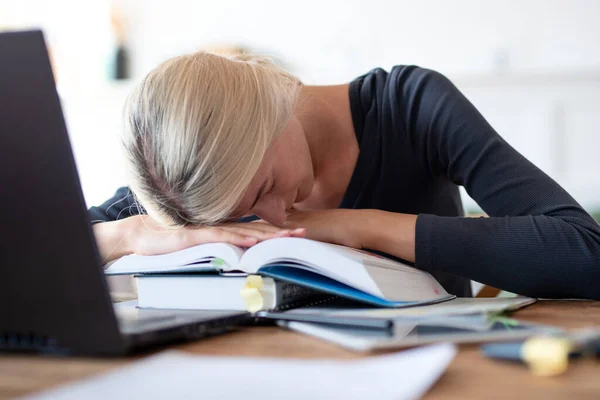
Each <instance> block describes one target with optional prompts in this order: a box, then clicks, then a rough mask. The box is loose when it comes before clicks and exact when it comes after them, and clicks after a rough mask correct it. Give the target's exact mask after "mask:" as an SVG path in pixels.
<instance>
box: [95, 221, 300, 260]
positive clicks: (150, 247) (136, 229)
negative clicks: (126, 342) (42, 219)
mask: <svg viewBox="0 0 600 400" xmlns="http://www.w3.org/2000/svg"><path fill="white" fill-rule="evenodd" d="M93 228H94V235H95V236H96V243H97V244H98V249H99V251H100V255H101V257H102V261H103V262H104V263H106V262H109V261H112V260H115V259H117V258H119V257H122V256H124V255H127V254H131V253H135V254H140V255H154V254H164V253H170V252H173V251H177V250H182V249H185V248H188V247H191V246H195V245H199V244H204V243H215V242H225V243H231V244H233V245H236V246H241V247H250V246H253V245H255V244H256V243H258V242H261V241H263V240H266V239H271V238H274V237H286V236H294V237H303V236H304V234H305V231H304V230H303V229H287V228H283V229H282V228H278V227H275V226H273V225H270V224H267V223H266V222H263V221H260V222H250V223H227V224H222V225H218V226H211V227H200V228H193V227H185V228H165V227H162V226H160V225H158V224H157V223H156V222H155V221H154V220H153V219H152V218H150V217H149V216H148V215H137V216H134V217H130V218H126V219H123V220H119V221H113V222H104V223H99V224H95V225H94V227H93Z"/></svg>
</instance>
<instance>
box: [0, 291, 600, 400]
mask: <svg viewBox="0 0 600 400" xmlns="http://www.w3.org/2000/svg"><path fill="white" fill-rule="evenodd" d="M514 315H515V316H516V317H517V318H519V319H522V320H526V321H532V322H538V323H547V324H554V325H559V326H562V327H565V328H583V327H587V326H593V325H596V326H600V302H588V301H540V302H538V303H537V304H534V305H532V306H530V307H527V308H525V309H523V310H520V311H518V312H516V313H515V314H514ZM172 348H175V349H178V350H183V351H186V352H190V353H194V354H203V355H235V356H255V357H260V356H270V357H295V358H336V359H352V358H359V357H362V356H361V355H359V354H355V353H351V352H349V351H346V350H343V349H340V348H337V347H335V346H333V345H330V344H327V343H324V342H321V341H319V340H317V339H313V338H311V337H308V336H303V335H300V334H297V333H293V332H289V331H284V330H280V329H278V328H275V327H254V328H248V329H244V330H241V331H238V332H233V333H230V334H226V335H222V336H217V337H213V338H209V339H205V340H201V341H198V342H195V343H189V344H183V345H178V346H173V347H172ZM139 357H143V356H137V357H136V358H139ZM134 359H135V358H127V359H112V360H107V359H81V358H51V357H40V356H25V355H17V356H0V398H13V397H16V396H19V395H24V394H28V393H34V392H37V391H40V390H42V389H46V388H50V387H52V386H55V385H58V384H63V383H67V382H72V381H75V380H77V379H81V378H84V377H88V376H92V375H96V374H99V373H101V372H106V371H109V370H111V369H114V368H117V367H119V366H123V365H125V364H127V363H130V362H132V361H133V360H134ZM425 398H426V399H471V398H472V399H482V398H502V399H513V398H527V399H530V398H540V399H558V398H565V399H567V398H568V399H571V400H573V399H588V398H589V399H600V361H598V360H595V359H586V360H578V361H576V362H573V363H572V364H571V366H570V367H569V370H568V371H567V372H566V373H565V374H563V375H561V376H557V377H552V378H541V377H535V376H533V375H531V374H530V373H529V372H528V370H527V369H526V368H525V367H523V366H519V365H513V364H510V363H503V362H499V361H493V360H489V359H486V358H484V357H483V356H482V355H481V353H480V351H479V346H477V345H464V346H461V347H460V352H459V353H458V355H457V357H456V358H455V359H454V360H453V362H452V364H451V365H450V367H449V368H448V370H447V371H446V372H445V374H444V375H443V376H442V378H441V379H440V380H439V381H438V382H437V384H436V385H435V386H434V387H433V388H432V389H431V390H430V391H429V392H428V393H427V395H426V396H425Z"/></svg>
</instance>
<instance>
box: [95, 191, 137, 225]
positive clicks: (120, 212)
mask: <svg viewBox="0 0 600 400" xmlns="http://www.w3.org/2000/svg"><path fill="white" fill-rule="evenodd" d="M142 213H143V210H141V207H140V206H139V205H138V204H137V203H136V202H135V198H134V196H133V194H132V193H131V191H130V190H129V188H128V187H122V188H119V189H118V190H117V192H116V193H115V194H114V196H113V197H111V198H110V199H108V200H106V201H105V202H104V203H103V204H102V205H100V206H97V207H91V208H90V209H89V210H88V214H89V217H90V220H91V222H92V223H93V224H94V223H98V222H108V221H116V220H118V219H123V218H127V217H131V216H133V215H138V214H142Z"/></svg>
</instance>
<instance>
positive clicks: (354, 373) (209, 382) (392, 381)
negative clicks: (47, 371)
mask: <svg viewBox="0 0 600 400" xmlns="http://www.w3.org/2000/svg"><path fill="white" fill-rule="evenodd" d="M455 353H456V348H455V347H454V346H453V345H451V344H438V345H434V346H427V347H422V348H417V349H413V350H407V351H403V352H399V353H393V354H389V355H383V356H374V357H370V358H366V359H361V360H352V361H338V360H335V361H334V360H295V359H272V358H241V357H203V356H195V355H191V354H187V353H183V352H175V351H168V352H164V353H161V354H159V355H156V356H152V357H148V358H145V359H143V360H141V361H138V362H136V363H134V364H131V365H129V366H127V367H123V368H120V369H118V370H116V371H112V372H110V373H108V374H105V375H101V376H98V377H93V378H89V379H86V380H83V381H80V382H77V383H75V384H71V385H68V386H64V387H59V388H57V389H54V390H51V391H47V392H44V393H41V394H39V395H35V396H30V397H28V398H29V399H76V400H80V399H91V400H93V399H102V400H105V399H111V400H115V399H183V398H192V399H200V398H201V399H213V398H218V399H244V400H249V399H261V400H265V399H375V398H376V399H416V398H419V397H421V396H422V395H423V394H424V393H425V392H426V391H427V389H428V388H429V387H430V386H432V385H433V383H434V382H435V381H436V380H437V379H438V377H439V376H441V374H442V373H443V371H444V370H445V369H446V367H447V366H448V364H449V363H450V361H451V360H452V358H453V357H454V355H455Z"/></svg>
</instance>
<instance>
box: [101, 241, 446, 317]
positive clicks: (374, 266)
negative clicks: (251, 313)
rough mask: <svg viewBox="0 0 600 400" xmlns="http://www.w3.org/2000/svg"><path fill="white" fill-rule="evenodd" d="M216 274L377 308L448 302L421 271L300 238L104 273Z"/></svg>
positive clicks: (152, 259) (220, 248)
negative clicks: (270, 280)
mask: <svg viewBox="0 0 600 400" xmlns="http://www.w3.org/2000/svg"><path fill="white" fill-rule="evenodd" d="M211 271H212V272H214V271H217V272H219V273H221V274H223V275H228V274H236V273H238V274H240V273H241V274H256V275H262V276H265V277H270V278H273V279H275V280H281V281H285V282H290V283H295V284H297V285H301V286H304V287H309V288H312V289H316V290H319V291H322V292H326V293H330V294H334V295H337V296H341V297H345V298H349V299H353V300H356V301H361V302H364V303H368V304H372V305H375V306H381V307H403V306H411V305H416V304H424V303H432V302H439V301H444V300H448V299H451V298H453V297H454V296H452V295H449V294H448V293H447V292H446V291H445V290H444V288H443V287H442V286H441V285H440V284H439V283H438V282H437V281H436V280H435V279H434V278H433V277H432V276H431V275H430V274H428V273H427V272H423V271H420V270H418V269H415V268H413V267H410V266H408V265H405V264H402V263H399V262H396V261H393V260H389V259H387V258H383V257H380V256H378V255H374V254H370V253H366V252H363V251H359V250H355V249H351V248H348V247H343V246H338V245H334V244H329V243H322V242H317V241H313V240H309V239H302V238H276V239H270V240H266V241H264V242H261V243H259V244H257V245H255V246H253V247H251V248H249V249H247V250H245V249H243V248H240V247H237V246H234V245H230V244H226V243H209V244H203V245H199V246H195V247H191V248H189V249H185V250H181V251H178V252H174V253H169V254H164V255H158V256H138V255H130V256H125V257H123V258H121V259H119V260H117V261H116V262H115V263H113V264H112V265H111V266H110V267H109V268H108V269H107V270H106V271H105V273H106V274H108V275H118V274H168V273H176V274H183V273H199V272H211Z"/></svg>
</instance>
